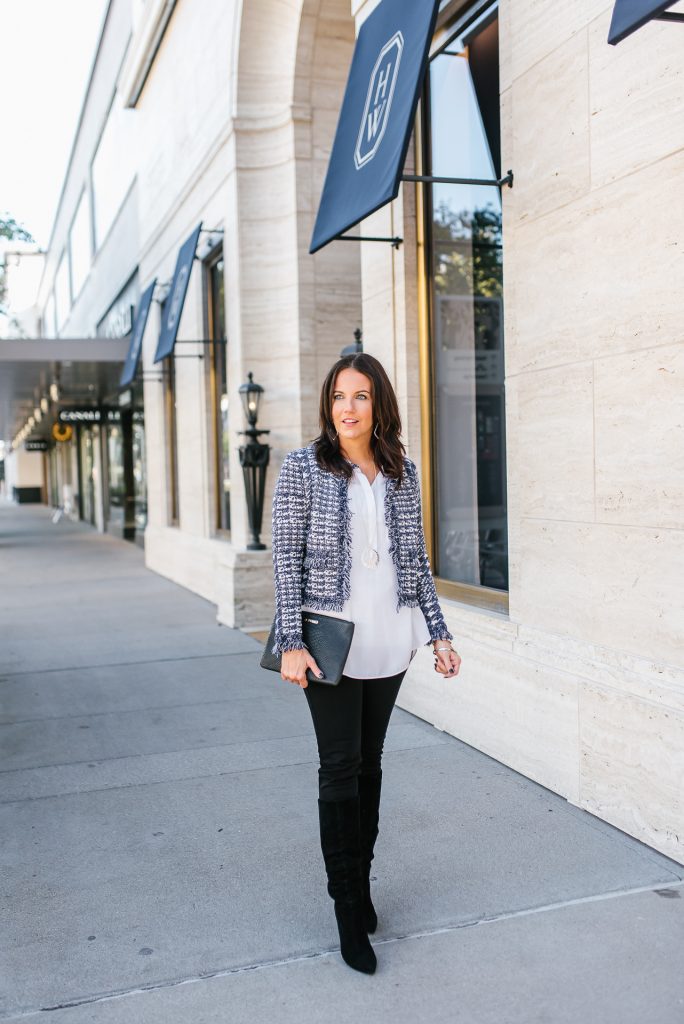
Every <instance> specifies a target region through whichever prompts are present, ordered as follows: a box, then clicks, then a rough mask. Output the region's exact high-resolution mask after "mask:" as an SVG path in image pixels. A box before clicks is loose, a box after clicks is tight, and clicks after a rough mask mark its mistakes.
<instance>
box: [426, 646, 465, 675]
mask: <svg viewBox="0 0 684 1024" xmlns="http://www.w3.org/2000/svg"><path fill="white" fill-rule="evenodd" d="M432 646H433V650H434V652H435V672H439V673H440V675H443V676H449V678H452V677H453V676H457V675H458V670H459V668H460V667H461V658H460V655H459V653H458V651H454V650H453V649H452V648H451V647H450V645H449V641H448V640H435V641H434V643H433V645H432ZM438 647H442V648H444V647H448V648H449V650H446V651H445V650H441V651H440V650H437V648H438Z"/></svg>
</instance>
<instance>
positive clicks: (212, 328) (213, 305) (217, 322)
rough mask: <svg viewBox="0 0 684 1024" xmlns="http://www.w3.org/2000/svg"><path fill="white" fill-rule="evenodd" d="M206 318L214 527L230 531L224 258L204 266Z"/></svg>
mask: <svg viewBox="0 0 684 1024" xmlns="http://www.w3.org/2000/svg"><path fill="white" fill-rule="evenodd" d="M207 274H208V281H209V287H208V299H209V301H208V318H209V338H210V340H211V343H212V344H211V353H212V357H211V374H212V396H213V397H212V408H213V418H214V451H215V454H216V472H215V477H216V526H217V529H219V530H230V434H229V431H228V365H227V356H228V353H227V347H226V318H225V307H224V302H225V293H224V286H223V280H224V279H223V256H220V257H218V258H217V259H215V260H213V261H212V262H211V263H210V264H209V266H208V267H207Z"/></svg>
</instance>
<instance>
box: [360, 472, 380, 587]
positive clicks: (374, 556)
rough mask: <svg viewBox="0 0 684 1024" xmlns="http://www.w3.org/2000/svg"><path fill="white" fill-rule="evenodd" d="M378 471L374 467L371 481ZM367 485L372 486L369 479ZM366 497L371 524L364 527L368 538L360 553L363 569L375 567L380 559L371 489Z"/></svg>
mask: <svg viewBox="0 0 684 1024" xmlns="http://www.w3.org/2000/svg"><path fill="white" fill-rule="evenodd" d="M362 472H363V471H362ZM379 472H380V470H378V469H376V472H375V476H374V477H373V483H375V481H376V480H377V477H378V473H379ZM364 475H365V474H364ZM366 480H368V477H366ZM368 486H369V488H370V487H371V486H372V485H371V484H370V481H369V483H368ZM366 498H367V502H368V508H369V512H370V510H371V508H372V518H371V520H370V524H371V528H370V530H368V528H367V527H366V536H367V538H368V539H367V543H366V547H365V548H364V550H363V553H362V555H361V564H362V565H363V567H364V568H365V569H377V567H378V563H379V561H380V555H379V553H378V547H377V545H378V539H377V536H378V522H377V508H376V505H375V498H374V496H373V492H372V491H371V493H370V494H368V495H366Z"/></svg>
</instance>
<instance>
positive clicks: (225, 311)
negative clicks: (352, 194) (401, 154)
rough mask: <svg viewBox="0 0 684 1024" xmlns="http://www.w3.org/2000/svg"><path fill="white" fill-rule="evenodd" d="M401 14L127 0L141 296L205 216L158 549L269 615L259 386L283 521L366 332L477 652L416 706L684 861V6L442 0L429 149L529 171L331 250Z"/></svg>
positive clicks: (448, 192)
mask: <svg viewBox="0 0 684 1024" xmlns="http://www.w3.org/2000/svg"><path fill="white" fill-rule="evenodd" d="M383 2H390V0H383ZM376 6H377V4H376V3H373V2H370V0H368V2H365V3H364V2H361V0H354V2H353V3H352V4H351V7H350V2H349V0H243V2H242V3H240V2H238V0H235V2H233V3H219V2H218V0H216V2H214V0H206V2H205V3H203V4H202V5H201V6H200V7H198V5H195V4H192V3H189V2H188V0H177V2H176V3H175V5H168V4H164V3H162V2H161V0H146V2H145V3H142V4H136V5H134V6H133V9H131V6H130V3H129V2H128V0H112V2H111V4H110V8H109V14H108V19H107V22H106V23H105V28H104V33H103V40H102V43H101V47H100V55H99V57H98V61H96V64H95V68H94V75H95V77H96V78H97V75H98V73H99V72H98V67H99V63H98V62H100V63H101V62H102V61H104V60H105V58H106V57H107V55H108V53H109V43H108V40H109V38H110V35H111V36H112V38H115V39H119V38H122V39H124V40H125V47H124V48H123V56H122V57H121V58H120V59H119V60H118V62H117V61H113V62H112V64H111V71H110V73H109V79H108V81H109V83H110V87H111V88H110V93H111V97H110V98H111V100H112V106H111V107H110V108H109V114H108V115H107V116H108V117H109V118H115V119H116V127H115V129H111V131H112V134H113V136H115V138H116V145H114V144H112V149H113V151H115V152H123V151H125V160H124V161H123V162H124V164H125V166H126V168H128V169H129V171H130V174H131V184H130V185H129V187H128V190H127V191H126V195H125V197H124V200H123V201H122V204H121V205H120V207H119V211H118V213H117V214H116V215H115V219H114V221H113V225H112V227H111V229H110V231H111V236H110V237H111V238H113V239H114V238H115V239H116V241H115V242H112V247H113V251H112V254H111V258H110V263H109V264H108V265H111V266H116V268H117V273H116V275H115V277H116V281H117V288H121V287H123V285H124V284H125V282H126V281H130V280H133V281H135V282H136V284H135V290H136V300H137V298H138V297H139V295H140V293H141V291H142V290H144V288H145V287H146V286H147V284H148V283H149V282H150V281H151V280H152V279H153V278H154V277H157V279H158V280H159V281H160V282H162V283H163V282H166V281H168V280H169V279H170V277H171V276H172V274H173V269H174V264H175V259H176V253H177V251H178V248H179V246H180V245H181V244H182V242H183V241H184V240H185V238H186V237H187V236H188V234H189V233H190V232H191V231H192V229H193V227H194V226H195V225H196V224H198V223H199V221H202V223H203V227H204V229H205V232H204V234H203V235H202V236H201V242H200V245H199V247H198V259H197V261H196V263H195V267H194V269H193V273H192V276H191V279H190V286H189V291H188V296H187V299H186V303H185V307H184V310H183V315H182V320H181V325H180V331H179V345H178V347H177V349H176V354H177V356H178V357H182V358H177V359H173V360H172V364H173V365H167V364H166V362H165V364H164V365H163V366H162V367H160V365H159V364H154V362H153V357H154V351H155V348H156V342H157V338H158V334H159V326H160V317H161V305H160V301H161V300H163V297H164V296H163V289H161V290H160V292H159V295H158V299H159V300H160V301H156V302H155V303H153V308H152V313H151V315H150V319H149V322H148V326H147V331H146V334H145V339H144V351H143V368H144V378H145V379H144V385H143V394H144V422H145V441H146V488H147V524H146V527H145V532H144V538H145V557H146V560H147V564H148V565H149V566H150V567H151V568H152V569H154V570H155V571H157V572H160V573H162V574H163V575H165V576H168V577H170V578H171V579H173V580H175V581H177V582H178V583H180V584H182V585H183V586H186V587H188V588H190V589H191V590H193V591H195V592H197V593H199V594H201V595H203V596H204V597H206V598H207V599H208V600H210V601H212V602H213V603H214V604H215V605H216V607H217V616H218V619H219V621H221V622H223V623H226V624H228V625H231V626H237V627H239V628H242V629H246V630H252V631H257V630H266V629H268V627H269V625H270V621H271V617H272V611H273V588H272V574H271V555H270V550H268V549H267V550H265V551H261V552H259V551H248V550H246V544H247V541H248V538H249V531H248V524H247V514H246V507H245V501H244V492H243V486H242V479H241V469H240V464H239V455H238V447H239V444H240V443H241V439H240V435H239V431H241V430H243V429H244V427H245V425H246V424H245V423H244V420H243V413H242V409H241V406H240V402H239V399H238V393H237V389H238V387H239V385H240V384H242V383H243V382H244V381H245V380H246V377H247V373H248V372H252V373H253V375H254V378H255V380H257V381H258V382H259V383H260V384H261V385H262V386H263V388H264V389H265V390H264V398H263V402H262V412H261V416H260V421H259V426H263V427H265V428H268V429H269V430H270V435H269V437H268V441H269V443H270V444H271V446H272V451H271V466H270V468H269V473H268V478H267V493H266V504H265V515H264V532H263V539H264V540H265V541H266V543H267V544H268V542H269V536H268V529H269V520H270V516H269V509H270V499H271V494H272V489H273V485H274V483H275V479H276V476H277V472H278V469H279V465H280V462H281V461H282V458H283V457H284V455H285V453H286V452H288V451H289V450H291V449H292V448H295V447H298V446H300V445H301V444H305V443H307V441H308V440H310V439H311V438H312V437H314V436H315V435H316V433H317V432H318V423H317V413H318V394H319V389H320V385H321V382H322V380H323V378H324V376H325V373H326V372H327V369H328V367H329V366H330V365H331V363H332V362H334V361H335V359H336V358H337V357H338V355H339V352H340V350H341V348H342V347H343V346H344V345H347V344H349V343H350V342H351V341H352V340H353V331H354V329H355V328H357V327H362V328H363V337H364V346H365V349H366V351H369V352H371V353H372V354H373V355H375V356H377V357H378V358H379V359H380V360H381V361H382V362H383V364H384V366H385V367H386V369H387V370H388V373H389V374H390V377H391V379H392V381H393V383H394V385H395V388H396V391H397V395H398V398H399V402H400V407H401V413H402V418H403V424H404V440H405V444H406V447H407V452H408V454H409V455H410V456H411V458H413V459H414V460H415V461H416V462H417V464H418V465H419V468H420V470H421V476H422V481H423V507H424V520H425V529H426V535H427V537H428V541H429V549H430V553H431V559H432V564H433V571H434V574H435V578H436V581H437V587H438V591H439V593H440V596H441V600H442V607H443V611H444V614H445V617H446V619H447V623H448V625H449V629H450V630H451V631H452V632H453V633H454V636H455V638H456V641H455V642H456V646H457V647H458V649H459V651H460V653H461V655H462V658H463V667H462V669H461V673H460V675H459V678H458V679H457V680H455V681H454V680H450V681H446V680H443V679H442V678H441V677H438V676H436V675H435V673H434V672H433V670H432V658H431V656H430V651H429V650H428V649H425V650H423V651H420V652H419V653H418V655H417V656H416V658H415V659H414V661H413V663H412V665H411V668H410V671H409V673H408V675H407V677H406V681H405V683H404V685H403V687H402V693H401V696H400V704H401V705H402V706H403V707H405V708H406V709H408V710H409V711H411V712H413V713H415V714H416V715H418V716H420V717H422V718H424V719H426V720H428V721H430V722H432V723H434V724H435V725H436V726H437V727H438V728H440V729H444V730H447V731H448V732H450V733H453V734H454V735H456V736H458V737H459V738H461V739H462V740H464V741H465V742H467V743H469V744H471V745H473V746H475V747H476V748H478V749H480V750H483V751H485V752H486V753H488V754H490V755H491V756H492V757H494V758H496V759H498V760H501V761H503V762H504V763H506V764H507V765H510V766H512V767H513V768H515V769H516V770H517V771H519V772H521V773H522V774H523V775H525V776H528V777H529V778H532V779H534V780H536V781H537V782H539V783H540V784H541V785H543V786H546V787H548V788H550V789H552V790H553V791H555V792H557V793H560V794H562V795H563V796H564V797H566V798H567V799H568V800H569V801H570V802H571V803H573V804H576V805H577V806H580V807H583V808H586V809H587V810H589V811H591V812H592V813H593V814H596V815H597V816H599V817H600V818H603V819H605V820H607V821H609V822H611V823H613V824H615V825H617V826H618V827H620V828H621V829H624V830H625V831H626V832H628V833H630V834H632V835H635V836H637V837H638V838H640V839H642V840H643V841H644V842H646V843H648V844H650V845H651V846H653V847H655V848H657V849H658V850H661V851H662V852H664V853H666V854H668V855H669V856H671V857H673V858H675V859H678V860H680V861H682V862H684V798H683V797H682V779H683V778H684V660H683V651H684V642H683V641H684V636H683V633H684V629H683V626H684V614H683V612H682V601H681V579H682V569H683V568H684V565H683V562H684V557H683V556H684V522H683V521H682V508H684V472H683V470H684V465H683V457H682V451H684V447H683V445H682V422H681V420H682V416H681V410H682V385H681V379H682V370H683V366H682V363H683V343H684V337H683V334H682V326H681V323H682V321H681V315H680V309H679V307H680V300H679V296H680V295H681V293H682V284H683V283H684V281H683V278H684V255H683V252H682V248H683V245H684V242H683V238H684V230H683V229H684V223H683V221H684V214H683V213H682V204H681V201H680V182H681V175H682V172H683V170H684V155H683V154H684V119H683V118H682V116H681V114H682V106H683V102H684V77H683V75H682V71H681V62H680V60H679V52H680V46H681V38H680V35H679V34H678V32H679V29H678V28H677V26H673V25H669V24H665V23H663V24H656V23H652V24H650V25H648V26H646V27H645V28H644V29H642V30H641V31H640V32H639V33H636V34H635V35H634V36H632V37H630V38H628V39H627V40H625V41H624V42H623V43H621V44H620V46H619V47H617V48H613V47H609V46H608V45H607V42H606V39H607V34H608V26H609V23H610V15H611V9H612V4H611V3H610V2H600V3H598V4H597V3H596V2H589V0H577V2H573V3H572V4H565V5H558V4H557V3H552V2H551V0H541V2H540V0H500V2H499V3H495V2H489V3H485V2H479V0H476V2H473V3H465V2H460V0H455V2H451V3H444V4H443V5H442V10H441V12H440V16H439V21H438V27H437V34H436V36H435V43H434V47H433V51H432V54H431V67H430V70H429V71H428V80H429V83H428V87H427V88H426V92H425V94H424V97H423V101H422V103H421V107H420V111H419V118H418V122H417V126H416V130H415V133H414V139H413V143H412V145H411V147H410V150H409V157H408V162H407V170H409V171H410V170H414V171H417V172H419V173H425V172H426V171H431V172H432V173H433V174H442V175H452V176H459V175H465V176H470V175H472V176H473V177H481V176H482V174H481V170H482V167H483V166H484V167H486V166H489V167H490V169H491V171H493V172H497V171H499V172H504V171H505V170H507V169H508V168H511V169H512V170H513V172H514V185H513V187H512V188H507V187H504V188H502V189H496V188H491V187H489V188H488V189H485V188H482V189H480V190H478V189H475V188H470V187H469V186H463V188H462V190H461V191H458V188H457V187H452V186H449V185H445V186H443V189H442V191H441V192H440V191H439V189H438V186H425V185H415V184H409V183H405V184H404V185H402V187H401V190H400V193H399V196H398V198H397V199H396V201H394V202H392V203H390V204H389V205H387V206H385V207H384V208H382V209H381V210H380V211H378V212H377V213H376V214H374V215H373V216H372V217H370V218H368V219H367V220H366V221H365V222H364V224H363V233H364V234H366V235H373V236H389V237H392V236H395V235H400V236H401V237H402V239H403V243H402V244H401V246H399V247H398V248H393V247H392V246H390V245H387V244H381V243H372V242H368V243H358V244H357V243H344V244H342V243H340V242H333V243H331V244H330V245H329V246H327V247H326V248H324V249H322V250H321V251H320V252H318V253H317V254H316V255H315V256H310V255H309V253H308V248H309V241H310V238H311V231H312V227H313V222H314V218H315V214H316V209H317V204H318V199H319V196H320V193H321V188H322V184H323V179H324V176H325V172H326V168H327V164H328V158H329V155H330V150H331V145H332V140H333V137H334V132H335V126H336V122H337V117H338V113H339V109H340V105H341V101H342V97H343V93H344V87H345V82H346V78H347V72H348V68H349V64H350V61H351V57H352V53H353V48H354V40H355V35H356V33H357V31H358V28H359V26H360V24H361V23H362V22H363V20H364V19H365V18H366V17H367V16H368V15H369V14H370V13H371V12H372V10H373V9H374V8H375V7H376ZM115 26H119V27H118V28H117V29H116V32H115V31H114V27H115ZM120 49H121V48H120ZM118 52H119V50H117V53H118ZM492 97H494V98H495V99H494V100H493V99H492ZM89 102H92V100H87V101H86V103H87V104H88V103H89ZM104 106H105V104H101V107H102V109H104ZM103 116H104V115H103ZM101 121H102V118H101ZM84 123H87V118H86V121H85V122H84ZM112 123H114V122H112ZM105 130H106V129H105ZM122 147H123V150H122ZM91 157H92V153H91ZM84 166H85V165H84ZM71 173H73V169H72V170H71V171H70V174H71ZM112 173H114V171H112ZM463 189H465V191H464V190H463ZM78 191H79V190H78V188H76V186H75V185H74V189H73V193H74V195H76V194H77V193H78ZM70 194H71V192H70V190H69V188H68V187H67V188H66V191H65V193H64V196H66V197H68V196H69V195H70ZM65 201H66V199H65V198H64V197H63V203H64V202H65ZM65 215H66V214H65ZM114 250H115V252H114ZM100 258H101V256H100V255H99V254H98V253H96V254H95V256H94V258H93V266H92V270H91V273H96V272H97V271H98V260H99V259H100ZM53 265H55V266H56V263H53V264H51V263H50V258H48V266H53ZM45 280H46V286H45V288H44V291H43V302H44V303H47V301H48V292H49V288H50V286H51V279H50V277H49V274H48V277H46V279H45ZM98 280H99V281H100V282H101V281H103V280H105V278H103V277H102V275H100V276H99V277H98ZM110 280H111V279H110ZM114 298H115V295H111V296H107V302H105V301H104V296H103V295H101V301H100V300H98V301H99V307H98V308H97V309H96V308H95V305H94V303H91V305H90V309H89V310H88V309H86V310H85V311H84V313H83V315H84V316H85V318H86V320H87V321H88V323H87V324H86V323H85V321H84V325H85V326H90V327H91V328H93V327H94V325H95V323H96V322H97V319H98V316H101V315H102V313H103V312H104V308H106V306H107V304H108V302H109V301H110V300H113V299H114ZM85 326H84V328H83V329H85ZM79 329H81V328H79ZM224 338H225V344H224V340H223V339H224ZM160 370H161V372H160ZM483 495H487V496H488V497H487V498H486V500H485V498H484V497H483Z"/></svg>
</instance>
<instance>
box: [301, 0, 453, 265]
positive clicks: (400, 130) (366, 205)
mask: <svg viewBox="0 0 684 1024" xmlns="http://www.w3.org/2000/svg"><path fill="white" fill-rule="evenodd" d="M438 9H439V0H383V2H382V3H381V4H380V6H379V7H377V8H376V10H375V11H373V13H372V14H371V15H370V17H369V18H368V19H367V20H366V21H365V22H364V23H363V25H362V26H361V30H360V32H359V37H358V39H357V41H356V48H355V50H354V57H353V60H352V66H351V70H350V72H349V79H348V81H347V88H346V92H345V96H344V101H343V103H342V110H341V112H340V118H339V122H338V125H337V132H336V135H335V142H334V144H333V148H332V154H331V156H330V164H329V166H328V173H327V176H326V179H325V185H324V187H323V194H322V196H321V202H320V206H319V210H318V217H317V218H316V225H315V227H314V232H313V238H312V240H311V248H310V252H316V250H317V249H320V248H321V247H322V246H324V245H326V244H327V243H328V242H330V241H332V239H333V238H337V237H339V235H341V234H342V232H344V231H346V230H347V229H348V228H350V227H352V226H353V225H354V224H358V222H359V221H360V220H363V218H364V217H367V216H368V215H369V214H371V213H373V212H374V211H375V210H377V209H379V208H380V207H381V206H384V205H385V203H388V202H390V201H391V200H392V199H395V198H396V196H397V193H398V191H399V184H400V182H401V175H402V171H403V167H404V162H405V160H406V151H407V149H408V144H409V139H410V137H411V129H412V126H413V120H414V117H415V112H416V104H417V102H418V97H419V94H420V88H421V85H422V80H423V74H424V71H425V64H426V61H427V57H428V52H429V48H430V42H431V40H432V36H433V33H434V30H435V22H436V19H437V12H438Z"/></svg>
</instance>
